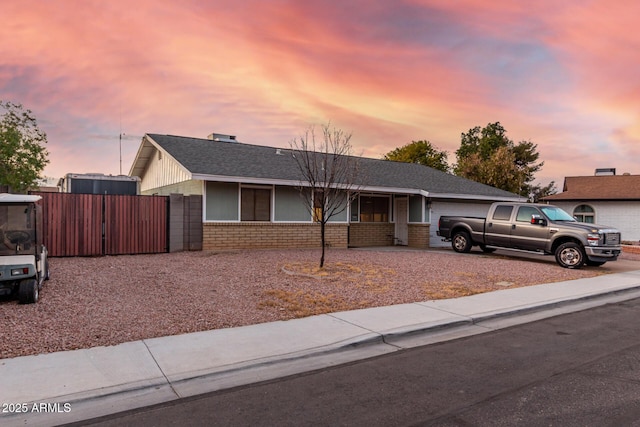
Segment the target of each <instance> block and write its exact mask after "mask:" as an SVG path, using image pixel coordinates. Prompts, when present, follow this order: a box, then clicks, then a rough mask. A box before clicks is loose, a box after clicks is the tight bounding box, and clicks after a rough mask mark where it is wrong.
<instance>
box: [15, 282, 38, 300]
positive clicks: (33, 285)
mask: <svg viewBox="0 0 640 427" xmlns="http://www.w3.org/2000/svg"><path fill="white" fill-rule="evenodd" d="M38 296H39V292H38V281H37V280H35V279H25V280H23V281H21V282H20V284H19V285H18V301H19V302H20V304H32V303H35V302H38Z"/></svg>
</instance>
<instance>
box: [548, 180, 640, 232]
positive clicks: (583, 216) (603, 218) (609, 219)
mask: <svg viewBox="0 0 640 427" xmlns="http://www.w3.org/2000/svg"><path fill="white" fill-rule="evenodd" d="M599 171H601V170H598V171H596V172H597V173H598V175H594V176H573V177H566V178H565V179H564V186H563V188H562V193H559V194H554V195H552V196H547V197H545V198H544V201H545V202H549V203H552V204H554V205H556V206H559V207H561V208H562V209H564V210H566V211H567V212H569V213H570V214H572V215H573V216H575V217H576V218H577V219H578V220H579V221H583V222H590V223H597V224H603V225H609V226H612V227H616V228H618V229H619V230H620V232H621V233H622V240H624V241H638V240H640V221H639V220H638V218H640V175H630V174H624V175H615V169H609V170H608V171H609V172H610V173H611V174H610V175H600V174H599V173H601V172H599Z"/></svg>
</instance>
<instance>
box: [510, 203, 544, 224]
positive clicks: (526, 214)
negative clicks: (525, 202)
mask: <svg viewBox="0 0 640 427" xmlns="http://www.w3.org/2000/svg"><path fill="white" fill-rule="evenodd" d="M531 215H540V211H539V210H538V209H536V208H534V207H532V206H520V209H518V216H517V217H516V221H518V222H531Z"/></svg>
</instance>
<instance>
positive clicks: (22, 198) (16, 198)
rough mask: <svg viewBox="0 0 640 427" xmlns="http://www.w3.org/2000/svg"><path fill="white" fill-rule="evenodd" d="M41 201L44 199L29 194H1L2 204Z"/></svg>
mask: <svg viewBox="0 0 640 427" xmlns="http://www.w3.org/2000/svg"><path fill="white" fill-rule="evenodd" d="M40 199H42V197H40V196H31V195H27V194H8V193H0V203H34V202H37V201H38V200H40Z"/></svg>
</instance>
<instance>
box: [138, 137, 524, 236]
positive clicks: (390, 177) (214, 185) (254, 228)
mask: <svg viewBox="0 0 640 427" xmlns="http://www.w3.org/2000/svg"><path fill="white" fill-rule="evenodd" d="M357 159H358V164H359V167H360V169H361V171H362V176H363V177H365V178H364V180H363V182H359V183H357V184H359V185H360V188H359V192H358V195H357V196H356V198H355V200H354V201H353V202H352V203H351V204H350V205H349V206H347V207H346V209H345V211H344V212H342V213H341V214H340V215H337V216H335V217H333V218H332V219H331V220H330V221H329V223H328V224H327V242H328V244H329V245H331V246H334V247H347V246H351V247H358V246H385V245H394V244H400V245H408V246H412V247H420V248H426V247H437V246H447V245H448V244H447V243H443V242H442V241H441V239H440V238H439V237H438V236H437V235H436V230H437V224H438V219H439V218H440V216H441V215H458V214H460V215H473V216H483V215H485V214H486V212H487V210H488V206H489V204H490V203H492V202H494V201H500V200H503V201H513V200H518V199H519V196H517V195H515V194H513V193H509V192H506V191H503V190H498V189H496V188H493V187H490V186H487V185H483V184H479V183H476V182H473V181H470V180H467V179H464V178H460V177H456V176H453V175H449V174H446V173H444V172H441V171H438V170H436V169H432V168H429V167H426V166H422V165H417V164H412V163H399V162H392V161H386V160H377V159H369V158H362V157H358V158H357ZM129 175H131V176H137V177H140V191H141V194H159V195H168V194H171V193H181V194H185V195H194V194H198V195H202V196H203V241H204V243H203V247H204V249H223V248H273V247H314V246H318V244H319V241H320V239H319V228H320V227H318V226H317V223H314V221H313V217H312V215H311V213H310V212H309V211H308V210H307V209H306V208H305V205H304V202H303V198H302V197H300V191H299V189H300V187H301V186H304V182H301V178H300V176H301V175H300V171H299V168H298V166H297V163H296V160H295V159H294V158H293V151H292V150H290V149H285V148H274V147H266V146H260V145H249V144H244V143H239V142H236V140H235V137H233V136H229V135H221V134H211V135H210V136H209V138H208V139H198V138H188V137H181V136H170V135H158V134H147V135H145V136H144V137H143V139H142V142H141V145H140V148H139V149H138V153H137V155H136V158H135V160H134V163H133V165H132V167H131V171H130V173H129Z"/></svg>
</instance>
